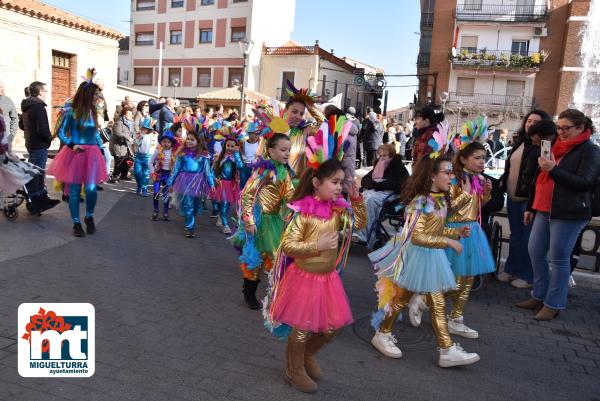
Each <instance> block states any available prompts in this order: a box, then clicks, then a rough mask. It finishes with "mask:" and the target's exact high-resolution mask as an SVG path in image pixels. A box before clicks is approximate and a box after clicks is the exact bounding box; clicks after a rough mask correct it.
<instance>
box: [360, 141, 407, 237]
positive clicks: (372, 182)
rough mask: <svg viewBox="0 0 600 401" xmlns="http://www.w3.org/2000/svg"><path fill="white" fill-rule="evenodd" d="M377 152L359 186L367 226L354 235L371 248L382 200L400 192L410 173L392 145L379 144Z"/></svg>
mask: <svg viewBox="0 0 600 401" xmlns="http://www.w3.org/2000/svg"><path fill="white" fill-rule="evenodd" d="M377 154H378V156H379V158H378V159H377V160H376V161H375V166H374V167H373V170H371V171H369V173H367V175H365V176H364V177H363V178H362V180H361V187H362V188H363V189H364V191H363V196H364V199H365V204H366V205H367V215H368V221H367V228H366V229H365V230H362V231H359V232H358V233H356V235H355V236H354V238H355V239H356V240H357V241H361V242H365V243H367V246H368V247H369V248H373V246H374V245H375V240H376V238H375V237H376V236H375V235H374V233H371V231H373V227H374V224H375V223H376V221H377V218H378V217H379V213H380V212H381V208H382V207H383V203H384V201H385V200H386V199H387V198H389V197H390V196H391V195H392V194H400V192H402V188H403V187H404V184H405V182H406V180H407V179H408V177H409V175H410V174H409V173H408V170H407V169H406V167H405V166H404V163H403V162H402V157H401V156H400V155H398V154H396V147H395V146H394V145H392V144H386V145H381V146H380V147H379V149H378V150H377Z"/></svg>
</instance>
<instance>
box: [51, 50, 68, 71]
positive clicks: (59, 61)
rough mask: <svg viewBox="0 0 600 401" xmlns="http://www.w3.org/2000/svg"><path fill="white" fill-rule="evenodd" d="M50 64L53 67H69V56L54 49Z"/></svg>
mask: <svg viewBox="0 0 600 401" xmlns="http://www.w3.org/2000/svg"><path fill="white" fill-rule="evenodd" d="M52 66H53V67H64V68H70V67H71V56H70V55H69V54H66V53H59V52H56V51H53V52H52Z"/></svg>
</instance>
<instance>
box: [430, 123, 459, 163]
mask: <svg viewBox="0 0 600 401" xmlns="http://www.w3.org/2000/svg"><path fill="white" fill-rule="evenodd" d="M455 136H456V134H453V133H452V132H450V125H448V123H447V122H445V121H442V122H441V123H439V124H438V125H437V130H436V131H435V132H434V133H433V136H432V138H431V139H430V140H429V141H428V142H427V145H429V147H431V153H430V154H429V158H430V159H436V158H438V157H440V156H443V155H444V154H445V153H446V152H447V151H448V149H449V148H450V145H451V144H452V140H453V139H454V137H455Z"/></svg>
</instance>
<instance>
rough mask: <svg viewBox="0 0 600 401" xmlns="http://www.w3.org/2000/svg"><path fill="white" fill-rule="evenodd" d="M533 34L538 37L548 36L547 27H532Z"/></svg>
mask: <svg viewBox="0 0 600 401" xmlns="http://www.w3.org/2000/svg"><path fill="white" fill-rule="evenodd" d="M533 36H538V37H546V36H548V28H542V27H537V28H534V31H533Z"/></svg>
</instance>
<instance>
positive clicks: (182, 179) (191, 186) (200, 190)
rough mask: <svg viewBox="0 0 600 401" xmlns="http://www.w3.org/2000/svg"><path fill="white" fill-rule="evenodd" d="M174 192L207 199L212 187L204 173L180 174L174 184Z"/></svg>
mask: <svg viewBox="0 0 600 401" xmlns="http://www.w3.org/2000/svg"><path fill="white" fill-rule="evenodd" d="M173 192H175V193H176V194H180V195H188V196H194V197H205V196H207V195H208V194H209V193H210V185H209V184H208V181H207V180H206V175H204V173H200V174H199V173H185V172H184V173H179V175H178V176H177V178H176V179H175V183H174V184H173Z"/></svg>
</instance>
